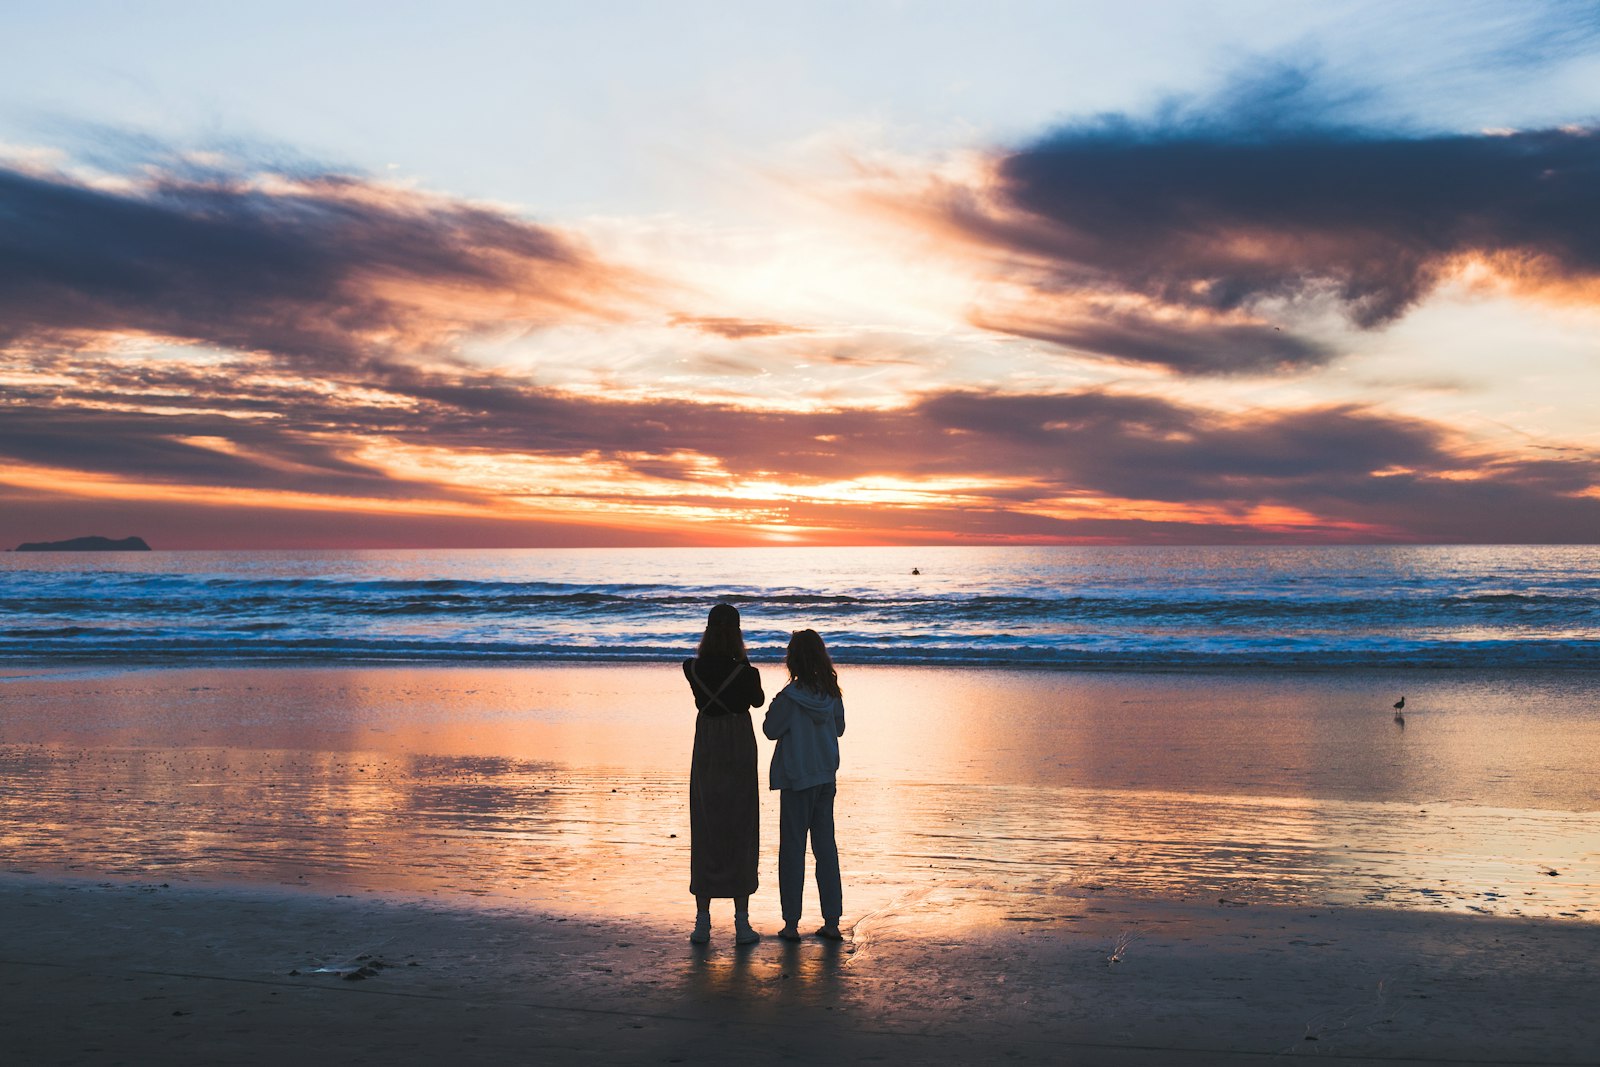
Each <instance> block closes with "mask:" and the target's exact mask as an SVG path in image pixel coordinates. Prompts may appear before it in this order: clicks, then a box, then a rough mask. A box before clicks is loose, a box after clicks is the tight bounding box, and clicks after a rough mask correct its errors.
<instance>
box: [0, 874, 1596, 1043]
mask: <svg viewBox="0 0 1600 1067" xmlns="http://www.w3.org/2000/svg"><path fill="white" fill-rule="evenodd" d="M912 896H914V895H912ZM912 896H908V899H907V900H906V901H905V902H904V904H903V905H902V906H901V907H900V908H899V909H897V910H895V911H894V912H893V913H892V914H889V915H885V916H882V917H877V916H866V917H862V918H860V919H858V920H856V922H855V923H854V928H853V930H852V931H851V935H852V937H851V940H850V941H848V942H847V943H846V944H844V945H843V946H838V945H830V944H826V943H823V942H820V941H816V940H814V939H813V940H808V941H807V942H805V943H802V944H800V945H787V944H781V943H779V942H777V941H776V940H775V939H772V938H770V937H769V938H768V939H766V940H764V941H763V942H762V943H761V944H759V945H756V946H754V947H752V948H748V949H743V948H735V947H734V946H733V945H732V944H731V936H721V937H719V938H717V939H716V940H715V941H714V943H713V944H712V945H710V946H708V947H706V948H703V949H699V948H694V947H692V946H690V945H689V944H688V943H687V942H686V941H685V940H684V937H683V931H682V930H681V929H678V928H676V927H669V926H663V925H660V924H651V923H643V922H623V921H618V920H611V919H608V920H601V919H595V918H593V917H587V916H584V915H583V914H581V913H574V914H567V913H563V912H558V911H553V910H547V909H541V908H538V907H537V906H530V907H528V908H525V909H503V908H462V907H450V906H446V905H442V904H440V903H438V902H434V901H430V902H421V901H412V902H399V901H393V900H374V899H370V898H369V899H348V898H338V897H330V896H326V895H322V894H310V893H304V892H297V891H289V890H281V891H263V890H259V889H256V890H220V889H200V888H194V887H162V886H160V885H150V884H144V885H139V884H128V883H105V884H96V883H92V882H63V881H61V880H56V879H46V878H38V877H26V876H16V875H11V876H7V877H6V878H5V879H4V881H3V883H0V939H3V943H4V946H5V948H4V950H3V953H0V957H3V962H0V990H3V996H0V1004H3V1005H4V1006H3V1008H0V1015H3V1017H4V1018H3V1020H0V1021H3V1024H4V1028H5V1034H6V1045H7V1049H8V1060H9V1061H10V1062H15V1063H29V1064H32V1063H40V1064H44V1063H60V1064H80V1063H81V1064H99V1063H140V1062H156V1061H157V1060H159V1061H160V1062H167V1063H205V1062H224V1061H226V1062H233V1063H243V1064H253V1063H262V1064H266V1063H282V1062H285V1061H286V1060H287V1061H293V1060H294V1059H296V1058H299V1057H304V1058H315V1059H318V1060H328V1059H335V1060H337V1061H339V1062H356V1063H368V1062H370V1063H397V1062H398V1063H423V1062H438V1061H441V1060H454V1059H460V1058H462V1057H465V1058H467V1059H468V1060H470V1061H475V1062H557V1063H567V1062H572V1063H581V1062H628V1063H677V1062H682V1063H689V1062H709V1063H740V1062H751V1061H755V1062H797V1063H808V1062H809V1063H826V1062H866V1061H888V1062H899V1061H915V1062H928V1063H976V1062H995V1061H999V1062H1022V1063H1109V1064H1120V1063H1126V1064H1158V1063H1202V1064H1204V1063H1216V1064H1233V1063H1249V1062H1256V1061H1258V1060H1260V1059H1262V1058H1264V1057H1268V1056H1277V1055H1297V1056H1306V1055H1314V1056H1321V1057H1329V1058H1334V1059H1336V1060H1338V1061H1339V1062H1358V1063H1359V1062H1372V1063H1517V1064H1523V1063H1528V1064H1534V1063H1538V1064H1548V1063H1563V1064H1569V1063H1570V1064H1576V1063H1592V1062H1594V1053H1595V1049H1596V1048H1597V1047H1600V1021H1597V1020H1596V1017H1595V1015H1594V1012H1593V995H1594V991H1595V989H1596V978H1597V976H1596V974H1595V962H1594V961H1595V960H1596V959H1597V958H1600V928H1596V927H1595V926H1593V925H1591V924H1576V923H1570V922H1566V923H1561V922H1540V921H1531V920H1503V919H1483V918H1478V917H1463V916H1458V915H1444V914H1425V913H1420V914H1419V913H1404V912H1396V911H1385V910H1374V909H1343V908H1313V909H1307V908H1288V907H1276V908H1275V907H1232V906H1229V905H1228V904H1225V903H1220V902H1213V903H1212V904H1211V905H1209V906H1207V905H1203V904H1194V905H1168V904H1161V903H1159V902H1149V901H1130V900H1128V899H1125V898H1119V897H1116V896H1113V895H1108V894H1085V895H1082V896H1079V897H1073V898H1056V899H1053V900H1051V901H1050V902H1049V903H1048V906H1041V902H1039V901H1036V900H1014V899H1011V900H1008V899H1001V898H983V897H972V898H969V899H967V900H964V901H962V900H955V899H949V898H941V896H940V894H939V893H938V892H933V893H928V894H925V895H922V896H921V897H918V898H915V899H913V898H912ZM769 932H770V931H769ZM721 933H723V934H726V933H727V931H726V930H723V931H721ZM1113 957H1115V961H1114V962H1113ZM363 967H365V968H367V969H368V974H369V976H368V977H365V978H360V979H356V980H352V979H350V978H347V977H344V975H345V974H349V973H360V972H359V971H356V970H352V969H356V968H363ZM319 969H320V970H319ZM13 1056H14V1057H16V1058H12V1057H13Z"/></svg>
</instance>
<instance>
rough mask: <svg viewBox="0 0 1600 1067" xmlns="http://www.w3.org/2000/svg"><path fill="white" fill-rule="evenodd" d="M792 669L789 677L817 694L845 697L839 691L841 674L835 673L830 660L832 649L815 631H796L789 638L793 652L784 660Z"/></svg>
mask: <svg viewBox="0 0 1600 1067" xmlns="http://www.w3.org/2000/svg"><path fill="white" fill-rule="evenodd" d="M783 663H784V666H786V667H788V668H789V677H790V679H792V680H793V681H795V682H798V683H799V684H801V685H803V686H805V687H806V688H807V689H809V690H811V691H812V692H813V693H821V694H822V695H823V696H830V697H837V696H843V695H844V694H843V693H842V692H841V691H840V689H839V672H838V671H836V670H834V669H833V660H832V659H830V658H829V657H828V646H827V645H824V644H823V643H822V635H821V634H819V633H817V631H815V630H796V631H795V632H794V633H792V634H790V635H789V651H788V653H787V654H786V655H785V656H784V657H783Z"/></svg>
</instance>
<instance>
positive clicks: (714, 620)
mask: <svg viewBox="0 0 1600 1067" xmlns="http://www.w3.org/2000/svg"><path fill="white" fill-rule="evenodd" d="M683 676H684V677H685V678H687V679H689V689H690V690H691V691H692V692H693V693H694V702H695V706H696V707H697V708H698V709H699V711H700V714H699V715H698V716H697V717H696V718H695V721H694V757H693V759H692V761H691V762H690V764H689V892H691V893H693V894H694V900H695V908H696V912H695V919H694V932H693V933H691V934H690V935H689V940H691V941H693V942H694V943H695V944H697V945H703V944H705V943H706V942H707V941H709V940H711V898H712V897H732V898H733V930H734V941H735V942H736V943H737V944H740V945H749V944H753V943H754V942H756V941H759V940H761V935H760V934H758V933H757V932H756V931H755V930H754V929H752V928H751V926H750V894H751V893H754V892H755V891H756V886H757V884H758V880H757V877H756V853H757V852H758V851H759V849H760V845H761V809H760V795H761V794H760V790H759V788H758V783H757V780H756V734H755V728H754V727H753V726H751V724H750V709H751V708H752V707H760V706H761V704H762V702H763V701H765V700H766V696H765V695H764V694H763V693H762V692H761V675H760V673H759V672H758V671H757V670H756V669H755V668H754V667H752V666H750V659H749V657H748V656H746V655H745V650H744V635H743V634H742V633H741V632H740V630H739V611H738V609H737V608H735V607H734V606H733V605H731V604H718V605H717V606H716V607H714V608H712V609H711V615H710V617H709V618H707V619H706V632H705V636H703V637H701V638H700V649H699V651H698V652H697V653H696V654H695V657H694V658H693V659H686V660H684V661H683Z"/></svg>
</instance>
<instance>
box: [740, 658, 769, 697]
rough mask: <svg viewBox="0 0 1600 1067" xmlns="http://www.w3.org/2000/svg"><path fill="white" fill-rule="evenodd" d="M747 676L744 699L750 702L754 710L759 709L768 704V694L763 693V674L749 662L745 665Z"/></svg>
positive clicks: (745, 678)
mask: <svg viewBox="0 0 1600 1067" xmlns="http://www.w3.org/2000/svg"><path fill="white" fill-rule="evenodd" d="M744 669H745V671H746V672H748V673H746V675H745V677H744V679H743V681H744V698H745V700H747V701H749V703H750V706H751V707H752V708H759V707H760V706H761V705H762V704H765V703H766V702H767V694H765V693H763V692H762V691H761V672H760V671H758V670H756V669H755V668H754V667H752V666H751V665H750V664H749V662H748V661H746V663H745V665H744Z"/></svg>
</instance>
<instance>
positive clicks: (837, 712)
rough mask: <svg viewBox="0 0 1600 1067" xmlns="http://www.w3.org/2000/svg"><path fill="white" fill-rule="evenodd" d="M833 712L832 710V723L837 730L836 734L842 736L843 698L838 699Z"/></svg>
mask: <svg viewBox="0 0 1600 1067" xmlns="http://www.w3.org/2000/svg"><path fill="white" fill-rule="evenodd" d="M833 712H834V714H833V722H834V725H835V726H836V727H837V728H838V730H839V733H838V736H839V737H843V736H844V701H843V700H840V701H839V702H838V703H837V704H836V705H834V709H833Z"/></svg>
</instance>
